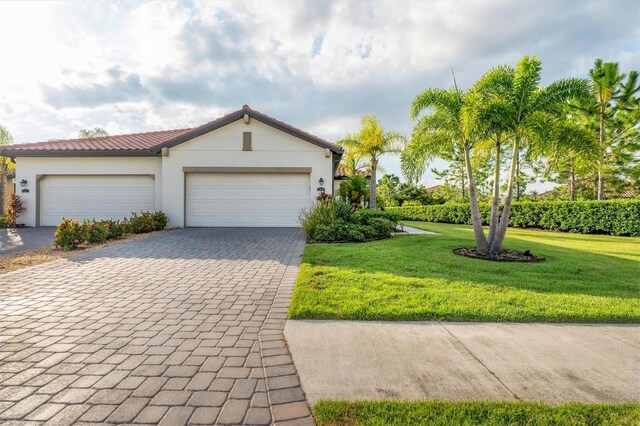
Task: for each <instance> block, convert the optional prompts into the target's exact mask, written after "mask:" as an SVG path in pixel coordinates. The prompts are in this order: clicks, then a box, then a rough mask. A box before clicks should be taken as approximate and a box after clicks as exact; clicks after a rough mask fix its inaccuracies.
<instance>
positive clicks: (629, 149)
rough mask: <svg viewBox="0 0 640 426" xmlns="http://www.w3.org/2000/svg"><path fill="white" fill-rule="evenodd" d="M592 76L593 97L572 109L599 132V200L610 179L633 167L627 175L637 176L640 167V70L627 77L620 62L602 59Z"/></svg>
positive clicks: (597, 60)
mask: <svg viewBox="0 0 640 426" xmlns="http://www.w3.org/2000/svg"><path fill="white" fill-rule="evenodd" d="M589 76H590V77H591V82H592V84H593V94H592V96H591V98H590V99H588V100H586V99H585V100H582V101H581V102H577V103H574V104H572V106H573V107H574V108H575V110H576V112H577V114H583V115H584V116H585V117H586V118H587V120H588V121H590V122H591V126H590V127H591V128H593V129H594V130H596V131H597V141H598V149H599V155H598V158H597V161H596V174H597V187H596V188H597V189H596V198H597V199H598V200H603V199H604V198H605V193H604V189H605V180H606V178H607V176H612V177H615V176H616V175H620V173H619V172H621V171H624V170H625V169H626V168H630V170H627V173H628V172H629V171H630V172H631V174H634V170H635V168H636V167H637V163H638V158H637V156H636V155H635V153H637V151H638V149H640V143H639V142H638V122H639V118H640V117H639V115H638V114H639V113H638V108H639V105H638V104H639V103H638V98H637V94H638V92H639V91H640V84H638V83H639V82H638V71H631V72H630V73H629V76H628V77H627V76H626V74H624V73H621V72H620V69H619V65H618V63H617V62H603V61H602V59H596V61H595V63H594V66H593V68H592V69H591V70H590V71H589ZM625 77H627V79H626V81H625ZM616 172H618V173H616ZM622 174H624V173H622Z"/></svg>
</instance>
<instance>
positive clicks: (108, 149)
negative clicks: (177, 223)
mask: <svg viewBox="0 0 640 426" xmlns="http://www.w3.org/2000/svg"><path fill="white" fill-rule="evenodd" d="M245 114H247V115H249V116H250V117H253V118H255V119H257V120H258V121H261V122H264V123H265V124H268V125H270V126H272V127H274V128H276V129H279V130H281V131H284V132H286V133H289V134H291V135H294V136H296V137H298V138H301V139H303V140H306V141H308V142H311V143H313V144H315V145H318V146H321V147H323V148H328V149H330V150H332V151H333V152H335V153H341V152H342V148H340V147H339V146H338V145H336V144H334V143H331V142H329V141H326V140H324V139H322V138H319V137H317V136H314V135H312V134H310V133H307V132H305V131H303V130H300V129H298V128H296V127H293V126H291V125H290V124H287V123H284V122H282V121H279V120H276V119H275V118H272V117H270V116H268V115H266V114H263V113H261V112H258V111H256V110H253V109H251V108H250V107H249V106H248V105H244V106H243V107H242V109H240V110H238V111H235V112H232V113H230V114H227V115H225V116H223V117H221V118H218V119H216V120H214V121H211V122H209V123H205V124H203V125H201V126H198V127H194V128H189V129H175V130H161V131H157V132H145V133H131V134H127V135H114V136H99V137H95V138H81V139H66V140H52V141H46V142H33V143H24V144H16V145H8V146H4V147H0V154H2V155H4V156H10V157H19V156H32V155H44V156H46V155H50V156H56V155H67V156H80V155H85V156H90V155H157V154H159V153H160V151H161V149H162V148H163V147H171V146H175V145H178V144H180V143H183V142H186V141H188V140H191V139H193V138H195V137H198V136H200V135H202V134H205V133H207V132H210V131H212V130H215V129H217V128H220V127H222V126H225V125H227V124H230V123H232V122H234V121H237V120H239V119H241V118H242V117H243V116H244V115H245Z"/></svg>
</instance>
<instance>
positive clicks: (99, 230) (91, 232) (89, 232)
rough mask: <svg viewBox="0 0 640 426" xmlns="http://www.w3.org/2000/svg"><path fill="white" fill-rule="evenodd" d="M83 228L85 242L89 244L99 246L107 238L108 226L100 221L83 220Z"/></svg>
mask: <svg viewBox="0 0 640 426" xmlns="http://www.w3.org/2000/svg"><path fill="white" fill-rule="evenodd" d="M82 226H83V227H84V236H85V240H86V241H87V242H88V243H89V244H100V243H104V242H105V241H107V238H109V224H108V223H106V222H105V221H102V220H95V219H93V220H85V221H84V223H83V224H82Z"/></svg>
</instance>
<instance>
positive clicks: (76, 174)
mask: <svg viewBox="0 0 640 426" xmlns="http://www.w3.org/2000/svg"><path fill="white" fill-rule="evenodd" d="M47 176H149V177H150V178H151V179H153V180H156V175H155V174H153V173H47V174H42V175H36V196H35V201H36V226H40V195H41V194H40V186H41V185H40V183H41V182H42V181H43V180H44V178H46V177H47Z"/></svg>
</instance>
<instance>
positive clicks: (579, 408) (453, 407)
mask: <svg viewBox="0 0 640 426" xmlns="http://www.w3.org/2000/svg"><path fill="white" fill-rule="evenodd" d="M313 411H314V416H315V418H316V420H317V422H318V424H319V425H321V426H324V425H344V426H347V425H414V424H428V425H433V426H438V425H442V426H445V425H469V426H471V425H474V426H475V425H492V426H500V425H505V426H506V425H509V426H516V425H522V426H524V425H555V426H564V425H567V426H568V425H572V426H573V425H593V426H595V425H603V426H604V425H637V424H639V423H640V406H639V405H638V404H578V403H571V404H563V405H547V404H540V403H533V402H466V401H464V402H444V401H419V402H418V401H416V402H401V401H379V402H366V401H365V402H342V401H320V402H319V403H318V404H317V405H316V406H315V407H314V410H313Z"/></svg>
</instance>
